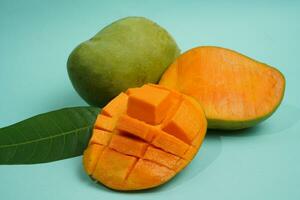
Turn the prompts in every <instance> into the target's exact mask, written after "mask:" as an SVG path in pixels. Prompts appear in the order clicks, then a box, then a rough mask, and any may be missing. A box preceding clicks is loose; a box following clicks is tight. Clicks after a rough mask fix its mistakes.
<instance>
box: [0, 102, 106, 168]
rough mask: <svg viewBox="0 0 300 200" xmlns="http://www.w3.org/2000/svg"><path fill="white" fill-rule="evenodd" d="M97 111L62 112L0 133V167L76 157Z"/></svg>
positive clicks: (69, 109)
mask: <svg viewBox="0 0 300 200" xmlns="http://www.w3.org/2000/svg"><path fill="white" fill-rule="evenodd" d="M99 111H100V109H99V108H95V107H73V108H64V109H61V110H56V111H52V112H48V113H44V114H40V115H37V116H35V117H32V118H29V119H26V120H24V121H21V122H18V123H16V124H13V125H10V126H7V127H4V128H1V129H0V164H34V163H44V162H50V161H55V160H61V159H65V158H71V157H75V156H79V155H81V154H82V153H83V151H84V149H85V148H86V146H87V144H88V141H89V138H90V136H91V132H92V129H93V125H94V122H95V119H96V116H97V114H98V113H99Z"/></svg>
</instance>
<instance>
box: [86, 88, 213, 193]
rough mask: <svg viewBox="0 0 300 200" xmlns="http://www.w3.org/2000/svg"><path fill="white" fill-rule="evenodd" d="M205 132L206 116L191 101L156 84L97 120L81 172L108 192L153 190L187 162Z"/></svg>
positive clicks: (133, 92)
mask: <svg viewBox="0 0 300 200" xmlns="http://www.w3.org/2000/svg"><path fill="white" fill-rule="evenodd" d="M206 129H207V121H206V118H205V115H204V111H203V110H202V108H201V106H200V104H199V103H198V102H197V101H196V100H194V99H193V98H191V97H188V96H186V95H183V94H180V93H178V92H176V91H173V90H170V89H167V88H165V87H163V86H158V85H154V84H147V85H144V86H143V87H141V88H131V89H129V90H128V91H127V92H126V93H121V94H119V95H118V96H117V97H115V98H114V99H113V100H112V101H111V102H109V103H108V104H107V105H106V106H105V107H104V108H103V110H102V112H101V113H100V114H99V115H98V117H97V120H96V122H95V126H94V130H93V135H92V137H91V139H90V142H89V145H88V147H87V149H86V150H85V152H84V155H83V165H84V169H85V171H86V173H87V174H88V175H90V176H91V177H92V178H93V179H94V180H96V181H99V182H101V183H102V184H104V185H105V186H107V187H109V188H112V189H116V190H123V191H126V190H141V189H148V188H153V187H156V186H159V185H161V184H163V183H165V182H167V181H168V180H170V179H171V178H172V177H174V176H175V175H176V174H177V173H179V172H180V171H181V170H182V169H183V168H184V167H185V166H186V165H187V164H188V163H189V162H191V160H192V159H193V158H194V156H195V155H196V153H197V152H198V149H199V148H200V146H201V144H202V141H203V139H204V137H205V134H206Z"/></svg>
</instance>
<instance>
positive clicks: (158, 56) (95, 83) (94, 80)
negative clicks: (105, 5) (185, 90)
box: [67, 17, 180, 107]
mask: <svg viewBox="0 0 300 200" xmlns="http://www.w3.org/2000/svg"><path fill="white" fill-rule="evenodd" d="M179 54H180V50H179V48H178V46H177V44H176V42H175V41H174V39H173V38H172V37H171V35H170V34H169V33H168V32H167V31H166V30H164V29H163V28H162V27H160V26H159V25H157V24H155V23H154V22H152V21H150V20H148V19H146V18H143V17H127V18H123V19H120V20H118V21H115V22H114V23H112V24H110V25H108V26H106V27H105V28H104V29H102V30H101V31H100V32H98V33H97V34H96V35H95V36H94V37H93V38H91V39H90V40H88V41H85V42H83V43H81V44H80V45H79V46H77V47H76V48H75V49H74V50H73V52H72V53H71V54H70V56H69V59H68V62H67V68H68V74H69V77H70V80H71V82H72V84H73V86H74V88H75V90H76V91H77V92H78V94H79V95H80V96H81V97H82V98H83V99H84V100H85V101H86V102H87V103H88V104H90V105H92V106H99V107H102V106H104V105H106V104H107V103H108V102H109V101H110V100H111V99H112V98H114V97H115V96H116V95H118V94H119V93H120V92H122V91H125V90H127V89H128V88H131V87H139V86H142V85H144V84H145V83H157V82H158V81H159V79H160V77H161V75H162V74H163V72H164V71H165V70H166V68H167V67H168V66H169V65H170V64H171V63H172V62H173V61H174V60H175V59H176V57H177V56H179Z"/></svg>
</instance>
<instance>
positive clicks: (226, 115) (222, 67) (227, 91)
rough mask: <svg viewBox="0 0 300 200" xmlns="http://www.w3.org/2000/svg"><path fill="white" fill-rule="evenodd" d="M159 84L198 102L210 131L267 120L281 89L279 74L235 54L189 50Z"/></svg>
mask: <svg viewBox="0 0 300 200" xmlns="http://www.w3.org/2000/svg"><path fill="white" fill-rule="evenodd" d="M159 84H160V85H163V86H165V87H168V88H171V89H175V90H177V91H179V92H182V93H184V94H186V95H190V96H192V97H194V98H195V99H197V100H198V102H199V103H200V104H201V106H202V107H203V109H204V112H205V114H206V118H207V120H208V128H211V129H225V130H226V129H227V130H233V129H243V128H248V127H251V126H254V125H256V124H258V123H259V122H261V121H263V120H265V119H267V118H268V117H270V116H271V115H272V114H273V113H274V112H275V110H276V109H277V108H278V106H279V105H280V103H281V101H282V99H283V96H284V90H285V78H284V76H283V74H282V73H281V72H279V71H278V70H277V69H275V68H274V67H271V66H269V65H267V64H264V63H261V62H258V61H255V60H253V59H251V58H249V57H246V56H244V55H242V54H240V53H237V52H235V51H232V50H229V49H225V48H221V47H213V46H203V47H196V48H194V49H191V50H189V51H187V52H185V53H183V54H182V55H181V56H179V57H178V58H177V59H176V60H175V62H174V63H173V64H172V65H171V66H170V67H169V68H168V69H167V70H166V72H165V73H164V74H163V76H162V78H161V80H160V82H159Z"/></svg>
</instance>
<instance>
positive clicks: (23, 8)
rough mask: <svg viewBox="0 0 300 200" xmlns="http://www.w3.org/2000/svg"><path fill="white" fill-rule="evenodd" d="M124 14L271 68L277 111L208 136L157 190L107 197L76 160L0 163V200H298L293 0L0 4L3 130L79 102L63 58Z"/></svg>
mask: <svg viewBox="0 0 300 200" xmlns="http://www.w3.org/2000/svg"><path fill="white" fill-rule="evenodd" d="M131 15H135V16H145V17H148V18H150V19H152V20H153V21H155V22H157V23H158V24H160V25H161V26H163V27H165V28H166V29H167V30H168V31H169V32H170V33H171V34H172V35H173V37H174V38H176V41H177V42H178V44H179V46H180V48H181V49H182V51H186V50H188V49H189V48H192V47H195V46H199V45H216V46H223V47H227V48H231V49H234V50H236V51H239V52H241V53H243V54H246V55H248V56H250V57H252V58H255V59H257V60H259V61H262V62H266V63H268V64H270V65H273V66H275V67H277V68H278V69H279V70H280V71H282V72H283V74H284V75H285V77H286V80H287V87H286V93H285V98H284V101H283V102H282V105H281V107H280V108H279V109H278V110H277V112H276V113H275V114H274V115H273V116H272V117H271V118H270V119H269V120H267V121H265V122H263V123H262V124H260V125H259V126H257V127H255V128H252V129H249V130H245V131H239V132H235V133H230V132H229V133H225V132H217V133H216V132H212V131H209V132H208V135H207V137H206V139H205V142H204V144H203V147H202V148H201V150H200V152H199V153H198V155H197V157H196V158H195V159H194V161H193V162H192V163H191V164H190V165H189V166H188V167H187V168H186V169H185V170H184V171H183V172H182V173H180V174H179V175H178V176H177V177H176V178H175V179H173V180H172V181H171V182H169V183H168V184H166V185H164V186H162V187H159V188H157V189H153V190H149V191H144V192H138V193H119V192H115V191H111V190H108V189H106V188H105V187H103V186H101V185H97V184H94V183H93V182H92V181H90V179H89V178H88V177H87V176H86V175H85V173H84V171H83V169H82V165H81V157H77V158H73V159H67V160H63V161H58V162H52V163H47V164H37V165H19V166H5V165H3V166H0V199H3V200H10V199H30V200H35V199H36V200H40V199H43V200H47V199H74V200H76V199H94V200H95V199H110V200H113V199H156V200H159V199H166V198H169V199H174V200H175V199H184V198H185V199H192V198H194V199H195V198H199V199H230V200H240V199H243V200H248V199H249V200H253V199H255V200H257V199H264V200H265V199H272V200H276V199H289V200H293V199H300V189H299V187H300V155H299V153H300V144H299V143H300V133H299V128H300V123H299V118H300V107H299V105H298V104H299V100H300V90H299V85H300V81H299V75H300V66H299V58H300V53H299V46H300V40H299V34H300V22H299V20H300V2H299V1H298V2H297V1H282V2H280V1H251V3H250V1H245V2H244V3H243V2H238V1H234V2H233V1H209V2H200V1H188V0H187V1H159V0H155V1H154V0H152V1H121V0H120V1H80V0H76V1H34V0H28V1H8V0H4V1H3V0H0V95H1V96H0V127H3V126H6V125H9V124H12V123H15V122H17V121H20V120H23V119H25V118H27V117H30V116H33V115H36V114H38V113H42V112H46V111H50V110H53V109H58V108H61V107H66V106H78V105H86V104H85V102H84V101H83V100H82V99H81V98H80V97H79V96H78V95H77V94H76V92H75V91H74V90H73V88H72V85H71V83H70V81H69V79H68V76H67V71H66V60H67V57H68V55H69V53H70V52H71V51H72V49H73V48H74V47H75V46H76V45H77V44H78V43H80V42H82V41H84V40H86V39H88V38H90V37H92V36H93V35H94V34H95V33H96V32H98V31H99V30H100V29H101V28H102V27H104V26H105V25H107V24H109V23H111V22H112V21H114V20H117V19H119V18H122V17H126V16H131Z"/></svg>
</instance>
